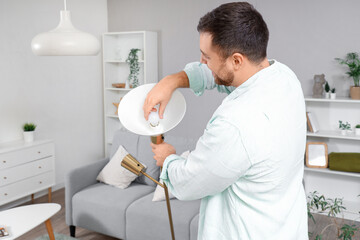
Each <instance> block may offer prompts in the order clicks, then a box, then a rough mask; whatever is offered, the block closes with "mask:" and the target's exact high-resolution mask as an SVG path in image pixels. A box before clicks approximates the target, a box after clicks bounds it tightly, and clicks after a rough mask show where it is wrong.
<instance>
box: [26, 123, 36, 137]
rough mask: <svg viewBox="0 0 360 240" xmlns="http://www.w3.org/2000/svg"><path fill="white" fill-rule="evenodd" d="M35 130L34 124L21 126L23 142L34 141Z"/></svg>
mask: <svg viewBox="0 0 360 240" xmlns="http://www.w3.org/2000/svg"><path fill="white" fill-rule="evenodd" d="M35 129H36V125H35V124H34V123H25V124H24V125H23V130H24V141H25V142H32V141H34V132H35Z"/></svg>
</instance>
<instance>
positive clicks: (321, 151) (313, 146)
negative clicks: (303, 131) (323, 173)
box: [305, 142, 329, 168]
mask: <svg viewBox="0 0 360 240" xmlns="http://www.w3.org/2000/svg"><path fill="white" fill-rule="evenodd" d="M305 156H306V157H305V158H306V160H305V164H306V166H307V167H309V168H327V167H328V166H329V162H328V146H327V144H326V143H324V142H307V143H306V154H305Z"/></svg>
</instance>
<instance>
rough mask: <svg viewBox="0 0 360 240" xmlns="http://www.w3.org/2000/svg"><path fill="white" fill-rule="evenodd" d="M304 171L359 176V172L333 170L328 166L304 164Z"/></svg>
mask: <svg viewBox="0 0 360 240" xmlns="http://www.w3.org/2000/svg"><path fill="white" fill-rule="evenodd" d="M304 171H305V172H316V173H323V174H331V175H341V176H348V177H357V178H360V173H355V172H342V171H335V170H330V169H329V168H308V167H306V166H304Z"/></svg>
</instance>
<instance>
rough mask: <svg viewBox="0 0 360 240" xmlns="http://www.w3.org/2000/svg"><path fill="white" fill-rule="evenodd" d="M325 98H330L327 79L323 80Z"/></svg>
mask: <svg viewBox="0 0 360 240" xmlns="http://www.w3.org/2000/svg"><path fill="white" fill-rule="evenodd" d="M325 98H330V85H329V83H328V81H326V82H325Z"/></svg>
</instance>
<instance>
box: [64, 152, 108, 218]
mask: <svg viewBox="0 0 360 240" xmlns="http://www.w3.org/2000/svg"><path fill="white" fill-rule="evenodd" d="M108 162H109V158H105V159H102V160H100V161H97V162H94V163H91V164H88V165H85V166H82V167H79V168H76V169H73V170H71V171H69V172H68V173H67V174H66V176H65V215H66V224H67V225H72V224H73V221H72V198H73V196H74V195H75V194H76V193H77V192H79V191H81V190H82V189H84V188H86V187H88V186H90V185H93V184H96V183H97V181H96V177H97V176H98V174H99V173H100V171H101V170H102V169H103V168H104V167H105V165H106V164H107V163H108Z"/></svg>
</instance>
